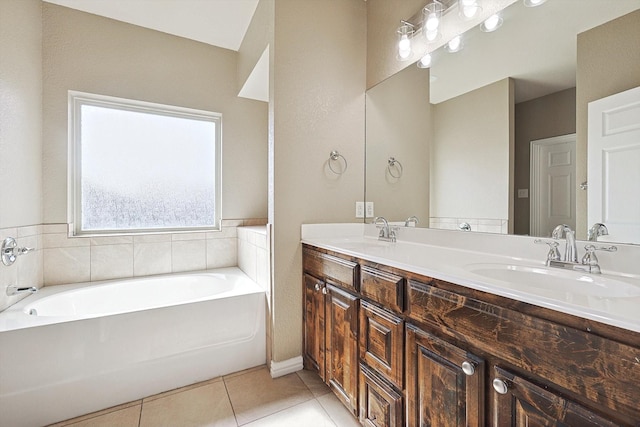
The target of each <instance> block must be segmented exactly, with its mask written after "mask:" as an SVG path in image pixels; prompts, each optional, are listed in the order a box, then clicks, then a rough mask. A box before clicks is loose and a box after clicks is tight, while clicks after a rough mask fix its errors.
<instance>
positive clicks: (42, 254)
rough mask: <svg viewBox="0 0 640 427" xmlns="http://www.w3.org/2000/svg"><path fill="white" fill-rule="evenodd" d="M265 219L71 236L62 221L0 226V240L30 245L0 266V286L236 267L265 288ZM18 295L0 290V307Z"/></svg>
mask: <svg viewBox="0 0 640 427" xmlns="http://www.w3.org/2000/svg"><path fill="white" fill-rule="evenodd" d="M265 224H266V220H265V219H249V220H243V219H240V220H223V221H222V230H221V231H216V232H190V233H165V234H145V235H130V236H104V237H73V238H70V237H68V233H67V225H66V224H44V225H35V226H28V227H17V228H6V229H0V240H4V239H5V238H6V237H9V236H12V237H15V238H16V239H17V241H18V245H19V246H28V247H33V248H35V249H36V250H35V251H34V252H32V253H29V254H26V255H24V256H21V257H20V258H19V259H18V261H17V262H16V263H15V264H13V265H12V266H10V267H7V266H4V265H0V287H2V289H4V287H6V286H8V285H10V284H19V285H21V286H22V285H24V286H36V287H38V288H40V287H42V286H48V285H59V284H67V283H78V282H88V281H98V280H107V279H118V278H129V277H137V276H148V275H153V274H164V273H174V272H182V271H196V270H205V269H213V268H221V267H232V266H239V267H240V268H241V269H242V270H243V271H244V272H245V273H246V274H247V275H248V276H249V277H251V278H252V279H253V280H254V281H256V282H258V279H259V281H260V282H262V283H260V284H261V285H263V286H265V288H268V286H267V285H266V284H268V276H267V272H266V270H267V269H268V265H267V264H266V263H267V262H268V257H267V255H266V254H267V251H266V247H267V246H266V232H265V230H266V227H265ZM245 226H246V227H245ZM243 228H247V229H251V233H250V235H251V236H252V237H251V238H248V237H246V236H247V234H246V233H245V232H242V231H241V232H239V231H238V230H242V229H243ZM239 236H242V237H243V238H242V239H239ZM256 236H258V237H256ZM240 242H244V243H240ZM262 251H264V253H262ZM243 255H244V258H243ZM245 258H246V259H245ZM24 296H26V295H20V296H12V297H8V296H7V295H6V294H5V292H3V291H2V290H0V310H3V309H5V308H7V307H8V306H10V305H13V304H15V303H16V302H18V301H19V300H20V299H22V298H24Z"/></svg>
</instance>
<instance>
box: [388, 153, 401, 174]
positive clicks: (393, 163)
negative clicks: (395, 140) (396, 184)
mask: <svg viewBox="0 0 640 427" xmlns="http://www.w3.org/2000/svg"><path fill="white" fill-rule="evenodd" d="M387 170H388V171H389V175H391V176H392V177H394V178H396V179H397V178H400V177H401V176H402V171H403V170H402V163H400V162H399V161H398V160H396V158H395V157H389V160H388V165H387ZM394 170H395V171H396V173H395V174H394V173H393V171H394Z"/></svg>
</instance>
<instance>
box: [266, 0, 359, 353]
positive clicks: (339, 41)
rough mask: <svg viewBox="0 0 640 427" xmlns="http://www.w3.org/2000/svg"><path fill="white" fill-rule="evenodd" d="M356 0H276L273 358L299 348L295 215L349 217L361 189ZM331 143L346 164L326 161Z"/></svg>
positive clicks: (307, 219)
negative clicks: (334, 167) (336, 170)
mask: <svg viewBox="0 0 640 427" xmlns="http://www.w3.org/2000/svg"><path fill="white" fill-rule="evenodd" d="M365 7H366V5H365V3H364V2H363V1H362V0H323V1H317V0H276V1H275V30H274V31H275V36H274V44H273V46H272V48H270V52H271V55H272V60H273V65H274V68H273V81H272V91H271V92H272V94H271V96H272V102H271V104H272V105H271V108H272V109H273V116H272V120H273V127H272V129H271V132H273V135H272V144H273V147H272V150H273V153H272V155H273V159H272V162H273V163H272V164H273V174H274V176H273V193H272V197H273V206H272V209H273V212H272V215H270V220H271V221H272V222H273V233H274V235H273V247H274V250H275V252H274V278H275V281H274V285H273V286H274V294H273V316H274V331H273V360H275V361H284V360H287V359H290V358H292V357H296V356H299V355H300V354H301V352H302V347H301V346H302V284H301V280H302V279H301V278H302V247H301V245H300V225H301V224H303V223H317V222H347V221H349V222H352V221H354V220H355V218H354V207H355V203H354V202H355V201H356V200H362V198H363V188H364V182H363V175H364V173H363V171H364V91H365V69H366V62H365V61H366V59H365V44H366V11H365ZM331 150H338V151H339V152H340V153H341V154H343V155H344V156H345V157H346V158H347V160H348V162H349V167H348V170H347V171H346V172H345V173H344V174H343V175H341V176H336V175H335V174H333V173H331V172H330V171H329V170H328V168H327V163H326V162H327V159H328V158H329V153H330V152H331Z"/></svg>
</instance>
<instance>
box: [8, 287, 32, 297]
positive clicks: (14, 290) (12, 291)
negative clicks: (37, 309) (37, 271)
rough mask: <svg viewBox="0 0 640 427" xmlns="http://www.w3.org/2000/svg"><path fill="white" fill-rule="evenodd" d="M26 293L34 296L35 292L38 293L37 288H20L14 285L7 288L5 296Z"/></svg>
mask: <svg viewBox="0 0 640 427" xmlns="http://www.w3.org/2000/svg"><path fill="white" fill-rule="evenodd" d="M27 292H29V293H32V294H35V293H36V292H38V288H36V287H35V286H29V287H20V286H14V285H12V286H7V296H12V295H18V294H24V293H27Z"/></svg>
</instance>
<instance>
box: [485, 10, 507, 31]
mask: <svg viewBox="0 0 640 427" xmlns="http://www.w3.org/2000/svg"><path fill="white" fill-rule="evenodd" d="M501 25H502V18H501V17H500V15H498V14H497V13H496V14H494V15H491V16H490V17H488V18H487V19H486V20H485V21H484V22H483V23H482V24H481V25H480V30H481V31H484V32H485V33H490V32H492V31H495V30H497V29H498V28H500V26H501Z"/></svg>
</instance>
